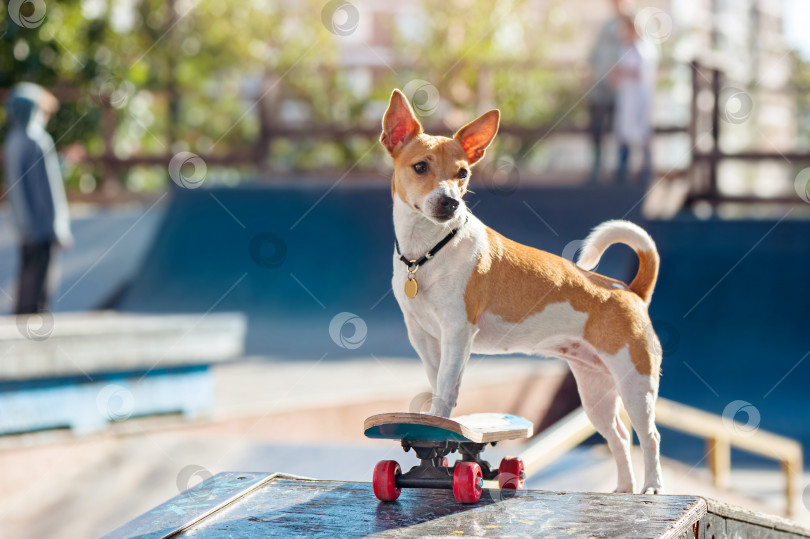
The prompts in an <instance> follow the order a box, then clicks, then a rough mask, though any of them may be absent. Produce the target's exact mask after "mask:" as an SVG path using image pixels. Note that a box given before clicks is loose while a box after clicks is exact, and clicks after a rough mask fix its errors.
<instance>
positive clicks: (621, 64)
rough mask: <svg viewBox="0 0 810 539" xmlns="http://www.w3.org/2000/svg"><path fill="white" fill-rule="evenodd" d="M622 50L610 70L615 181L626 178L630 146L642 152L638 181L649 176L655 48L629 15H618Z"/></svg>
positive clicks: (620, 182) (650, 167) (650, 177)
mask: <svg viewBox="0 0 810 539" xmlns="http://www.w3.org/2000/svg"><path fill="white" fill-rule="evenodd" d="M621 34H622V41H623V50H622V53H621V56H620V58H619V61H618V63H617V64H616V66H615V67H614V68H613V70H612V72H611V81H612V82H613V84H614V86H615V89H616V114H615V118H614V122H613V127H614V135H615V137H616V142H617V143H618V145H619V163H618V167H617V169H616V183H617V184H622V183H625V182H626V181H627V176H628V170H629V166H630V150H631V149H633V150H634V151H635V150H640V151H641V154H642V165H641V183H642V184H645V185H646V184H648V183H649V182H650V181H651V180H652V175H653V169H652V150H651V142H652V119H651V109H652V99H653V93H654V92H655V78H656V69H657V67H658V51H657V50H656V48H655V46H654V45H653V44H652V43H650V42H648V41H646V40H644V39H642V38H641V37H640V36H639V34H638V32H637V31H636V26H635V20H634V18H633V17H631V16H630V15H622V16H621Z"/></svg>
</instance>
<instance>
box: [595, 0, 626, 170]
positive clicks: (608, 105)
mask: <svg viewBox="0 0 810 539" xmlns="http://www.w3.org/2000/svg"><path fill="white" fill-rule="evenodd" d="M612 4H613V11H614V13H613V16H612V17H611V18H610V19H608V20H607V21H606V22H605V23H604V24H603V25H602V28H601V29H600V30H599V34H598V36H597V38H596V42H595V43H594V45H593V48H592V49H591V54H590V56H589V57H588V64H589V66H590V80H591V82H590V84H591V87H590V90H589V91H588V113H589V115H590V133H591V140H592V142H593V168H592V169H591V178H590V181H591V183H597V182H598V181H599V176H600V172H601V169H602V138H603V137H604V135H605V133H606V132H608V131H610V128H611V122H612V119H613V114H614V109H615V97H616V96H615V93H614V89H613V86H612V85H611V81H610V78H609V75H610V72H611V70H612V69H613V67H614V66H615V65H616V62H618V61H619V58H620V57H621V53H622V50H623V49H624V45H623V43H622V32H621V18H622V13H623V11H624V2H623V1H622V0H612Z"/></svg>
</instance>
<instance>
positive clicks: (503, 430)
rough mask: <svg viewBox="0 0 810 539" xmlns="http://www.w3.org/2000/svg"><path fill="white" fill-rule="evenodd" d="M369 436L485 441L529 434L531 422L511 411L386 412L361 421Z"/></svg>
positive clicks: (440, 440) (421, 439) (442, 440)
mask: <svg viewBox="0 0 810 539" xmlns="http://www.w3.org/2000/svg"><path fill="white" fill-rule="evenodd" d="M364 428H365V434H366V436H367V437H369V438H383V439H387V440H414V441H422V442H473V443H478V444H487V443H492V442H500V441H503V440H521V439H525V438H529V437H531V435H532V434H533V432H534V425H533V424H532V422H531V421H529V420H528V419H525V418H523V417H520V416H517V415H512V414H470V415H463V416H458V417H454V418H446V417H438V416H433V415H430V414H415V413H405V412H396V413H387V414H378V415H373V416H371V417H369V418H368V419H366V421H365V423H364Z"/></svg>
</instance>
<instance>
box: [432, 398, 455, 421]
mask: <svg viewBox="0 0 810 539" xmlns="http://www.w3.org/2000/svg"><path fill="white" fill-rule="evenodd" d="M452 411H453V406H452V405H451V404H449V403H448V402H447V401H444V400H442V399H440V398H439V397H435V396H434V397H433V401H432V402H431V403H430V411H429V412H428V413H429V414H430V415H435V416H439V417H450V412H452Z"/></svg>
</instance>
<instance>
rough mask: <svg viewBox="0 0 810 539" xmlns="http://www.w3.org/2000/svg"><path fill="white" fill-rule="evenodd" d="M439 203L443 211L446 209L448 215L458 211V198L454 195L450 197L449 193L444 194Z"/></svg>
mask: <svg viewBox="0 0 810 539" xmlns="http://www.w3.org/2000/svg"><path fill="white" fill-rule="evenodd" d="M439 205H440V206H441V208H442V211H444V212H445V213H446V214H447V215H450V214H452V213H453V212H454V211H456V208H458V200H456V199H455V198H453V197H449V196H447V195H444V196H442V199H441V201H440V202H439Z"/></svg>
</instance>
